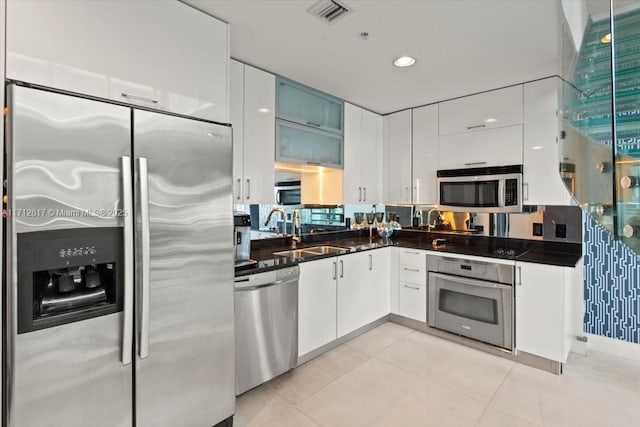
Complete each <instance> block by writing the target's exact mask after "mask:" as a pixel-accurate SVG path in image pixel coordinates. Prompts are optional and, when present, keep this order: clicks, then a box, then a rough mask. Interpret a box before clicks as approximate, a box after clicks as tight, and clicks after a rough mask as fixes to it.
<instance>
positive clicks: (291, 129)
mask: <svg viewBox="0 0 640 427" xmlns="http://www.w3.org/2000/svg"><path fill="white" fill-rule="evenodd" d="M276 141H277V144H276V161H279V162H287V163H305V164H308V165H315V166H327V167H331V168H339V169H341V168H342V167H343V149H342V135H339V134H336V133H333V132H327V131H324V130H321V129H315V128H311V127H309V126H302V125H298V124H296V123H292V122H289V121H287V120H280V119H277V120H276Z"/></svg>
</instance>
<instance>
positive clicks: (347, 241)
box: [236, 230, 582, 277]
mask: <svg viewBox="0 0 640 427" xmlns="http://www.w3.org/2000/svg"><path fill="white" fill-rule="evenodd" d="M436 238H438V239H445V242H444V243H443V244H439V245H437V246H436V245H433V243H432V242H433V240H434V239H436ZM251 245H252V247H251V258H252V259H255V260H257V261H258V263H257V264H256V265H254V266H252V267H251V268H246V269H242V270H238V271H236V277H238V276H245V275H248V274H253V273H259V272H264V271H269V270H275V269H279V268H284V267H290V266H293V265H297V264H299V263H301V262H306V261H311V260H318V259H321V258H329V257H334V256H337V255H341V254H346V253H352V252H359V251H363V250H372V249H378V248H382V247H387V246H398V247H403V248H412V249H422V250H429V251H435V252H442V253H451V254H462V255H473V256H480V257H486V258H498V259H507V260H513V261H522V262H531V263H537V264H549V265H556V266H565V267H575V265H576V264H577V263H578V261H579V260H580V258H581V257H582V255H581V254H582V246H581V245H580V244H578V243H562V242H547V241H539V240H525V239H508V238H498V237H486V236H477V235H469V234H460V235H455V234H451V233H437V232H426V231H419V230H402V231H401V232H400V235H399V236H397V237H396V238H393V239H381V238H379V237H378V236H377V235H376V234H374V235H373V237H372V238H371V239H370V238H369V233H368V231H342V232H327V233H317V234H310V235H305V236H303V240H302V242H294V241H293V239H292V238H291V237H279V238H274V239H262V240H254V241H252V242H251ZM320 245H328V246H336V247H341V248H344V252H342V253H338V254H326V255H312V256H308V255H303V254H300V256H298V257H282V256H277V255H274V254H273V252H278V251H286V250H290V249H294V248H295V249H301V248H308V247H313V246H320ZM496 249H497V250H498V251H496ZM496 252H498V253H496Z"/></svg>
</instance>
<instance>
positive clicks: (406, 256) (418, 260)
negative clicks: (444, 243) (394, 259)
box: [398, 249, 427, 270]
mask: <svg viewBox="0 0 640 427" xmlns="http://www.w3.org/2000/svg"><path fill="white" fill-rule="evenodd" d="M398 255H399V257H398V261H399V264H400V265H401V266H403V265H406V266H412V267H418V268H421V269H423V270H424V269H426V267H427V254H426V252H424V251H421V250H417V249H399V251H398Z"/></svg>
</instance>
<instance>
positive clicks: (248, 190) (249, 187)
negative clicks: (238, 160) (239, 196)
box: [247, 178, 251, 200]
mask: <svg viewBox="0 0 640 427" xmlns="http://www.w3.org/2000/svg"><path fill="white" fill-rule="evenodd" d="M250 198H251V180H250V179H249V178H247V200H249V199H250Z"/></svg>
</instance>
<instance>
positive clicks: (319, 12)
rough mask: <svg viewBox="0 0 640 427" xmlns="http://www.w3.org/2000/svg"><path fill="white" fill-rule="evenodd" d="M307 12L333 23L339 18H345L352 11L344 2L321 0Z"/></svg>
mask: <svg viewBox="0 0 640 427" xmlns="http://www.w3.org/2000/svg"><path fill="white" fill-rule="evenodd" d="M307 12H309V13H310V14H312V15H313V16H316V17H318V18H320V19H322V20H323V21H324V22H326V23H327V24H333V23H334V22H336V21H338V20H339V19H341V18H343V17H344V16H345V15H348V14H349V13H351V12H352V9H349V8H348V7H347V6H346V5H345V4H344V3H338V2H337V1H335V0H320V1H319V2H317V3H316V4H314V5H313V6H311V7H310V8H309V9H307Z"/></svg>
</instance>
